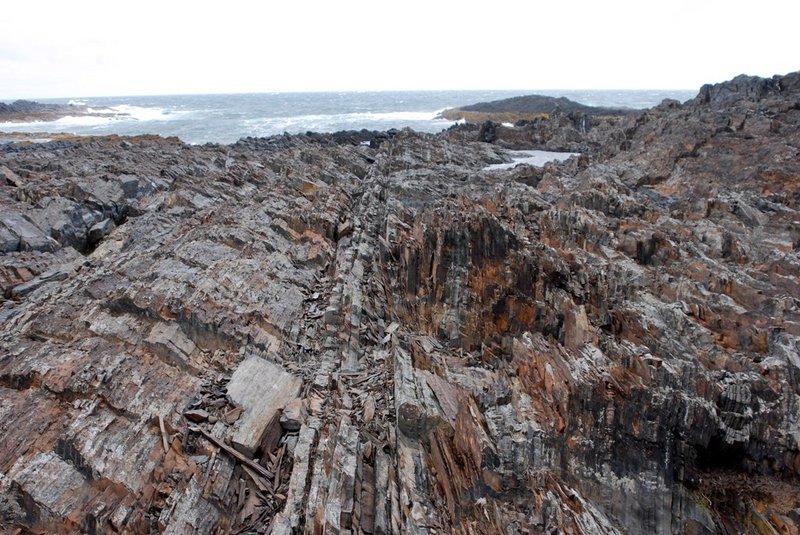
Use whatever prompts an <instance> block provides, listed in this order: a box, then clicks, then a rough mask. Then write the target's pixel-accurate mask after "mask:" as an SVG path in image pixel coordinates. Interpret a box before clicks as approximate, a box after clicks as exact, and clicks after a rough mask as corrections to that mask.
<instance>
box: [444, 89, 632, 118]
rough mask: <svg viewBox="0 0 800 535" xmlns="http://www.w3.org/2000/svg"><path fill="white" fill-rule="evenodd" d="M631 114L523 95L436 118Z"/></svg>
mask: <svg viewBox="0 0 800 535" xmlns="http://www.w3.org/2000/svg"><path fill="white" fill-rule="evenodd" d="M635 113H638V110H632V109H627V108H603V107H599V106H587V105H585V104H581V103H579V102H575V101H574V100H570V99H568V98H566V97H548V96H544V95H524V96H519V97H512V98H506V99H502V100H494V101H491V102H479V103H477V104H470V105H468V106H461V107H458V108H448V109H446V110H444V111H442V112H441V113H440V114H439V115H438V116H439V117H441V118H443V119H449V120H451V121H459V120H464V121H467V122H472V123H474V122H482V121H494V122H500V123H503V122H507V123H516V122H520V121H534V120H537V119H549V118H550V117H551V116H553V115H559V114H572V115H581V116H604V117H614V116H618V115H631V114H635Z"/></svg>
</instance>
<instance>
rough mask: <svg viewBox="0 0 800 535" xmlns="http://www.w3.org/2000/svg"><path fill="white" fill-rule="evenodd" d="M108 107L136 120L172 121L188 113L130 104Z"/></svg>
mask: <svg viewBox="0 0 800 535" xmlns="http://www.w3.org/2000/svg"><path fill="white" fill-rule="evenodd" d="M108 109H109V110H110V111H111V112H113V113H117V114H120V115H123V116H127V117H129V118H130V119H134V120H136V121H171V120H172V119H175V118H176V117H178V116H180V115H183V114H185V113H187V112H174V111H170V110H166V109H164V108H143V107H141V106H130V105H128V104H120V105H119V106H111V107H109V108H108Z"/></svg>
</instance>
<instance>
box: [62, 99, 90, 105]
mask: <svg viewBox="0 0 800 535" xmlns="http://www.w3.org/2000/svg"><path fill="white" fill-rule="evenodd" d="M67 104H68V105H70V106H86V101H85V100H80V99H77V98H75V99H72V100H70V101H69V102H67Z"/></svg>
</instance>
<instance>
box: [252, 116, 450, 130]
mask: <svg viewBox="0 0 800 535" xmlns="http://www.w3.org/2000/svg"><path fill="white" fill-rule="evenodd" d="M441 112H442V110H434V111H391V112H353V113H337V114H314V115H294V116H290V117H259V118H253V119H247V120H245V121H244V124H245V125H246V127H247V129H248V130H251V131H252V135H271V134H279V133H282V132H285V131H288V132H292V133H299V132H305V131H313V132H334V131H338V130H348V129H361V128H364V127H369V128H370V129H386V128H402V127H403V126H412V127H413V126H415V125H414V123H422V122H424V123H428V124H430V123H433V124H439V125H441V126H442V127H446V126H449V125H451V124H453V121H450V120H447V119H439V118H437V115H439V113H441Z"/></svg>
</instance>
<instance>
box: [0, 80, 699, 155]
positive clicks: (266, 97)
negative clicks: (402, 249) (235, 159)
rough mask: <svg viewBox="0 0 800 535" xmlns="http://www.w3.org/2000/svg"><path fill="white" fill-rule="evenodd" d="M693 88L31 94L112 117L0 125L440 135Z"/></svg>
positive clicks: (208, 136) (223, 138) (182, 132)
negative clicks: (494, 108) (464, 111)
mask: <svg viewBox="0 0 800 535" xmlns="http://www.w3.org/2000/svg"><path fill="white" fill-rule="evenodd" d="M696 93H697V91H695V90H691V91H690V90H686V91H676V90H663V91H659V90H620V91H609V90H589V91H575V90H566V91H552V90H546V91H545V90H530V91H520V90H515V91H402V92H391V91H386V92H346V93H259V94H232V95H165V96H147V97H141V96H139V97H93V98H74V99H69V98H64V99H37V100H39V101H40V102H53V103H63V104H66V103H69V102H73V103H75V104H85V105H87V106H89V107H91V108H92V109H96V110H97V111H98V112H103V111H111V112H113V113H114V114H115V115H114V116H112V117H100V116H82V117H63V118H61V119H59V120H57V121H50V122H30V123H0V131H2V132H68V133H74V134H80V135H105V134H120V135H134V134H160V135H162V136H177V137H179V138H180V139H182V140H183V141H185V142H187V143H207V142H212V143H232V142H235V141H236V140H238V139H240V138H242V137H246V136H255V137H259V136H270V135H275V134H282V133H284V132H288V133H291V134H297V133H305V132H308V131H314V132H335V131H339V130H361V129H362V128H366V129H368V130H388V129H390V128H398V129H400V128H405V127H410V128H413V129H415V130H418V131H422V132H438V131H441V130H443V129H446V128H448V127H449V126H451V125H452V124H453V123H452V121H447V120H442V119H436V115H437V114H438V113H439V112H440V111H442V110H444V109H446V108H452V107H458V106H465V105H468V104H474V103H476V102H486V101H490V100H498V99H503V98H509V97H514V96H519V95H530V94H539V95H549V96H554V97H560V96H564V97H567V98H569V99H571V100H574V101H577V102H580V103H582V104H587V105H590V106H607V107H627V108H637V109H641V108H649V107H652V106H655V105H656V104H658V103H660V102H661V101H662V100H663V99H665V98H672V99H676V100H679V101H681V102H683V101H686V100H688V99H690V98H692V97H694V96H695V95H696Z"/></svg>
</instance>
